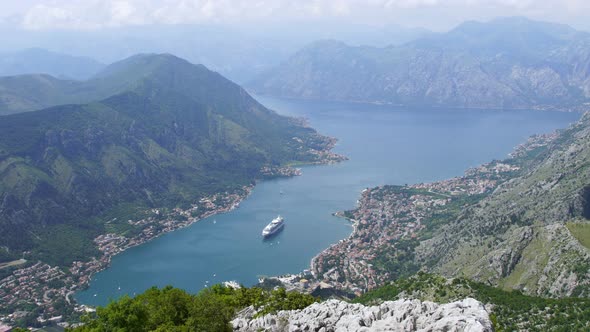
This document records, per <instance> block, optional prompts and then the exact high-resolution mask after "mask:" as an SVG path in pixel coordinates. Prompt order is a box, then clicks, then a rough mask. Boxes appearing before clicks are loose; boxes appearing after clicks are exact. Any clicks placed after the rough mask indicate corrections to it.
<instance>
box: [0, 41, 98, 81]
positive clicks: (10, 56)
mask: <svg viewBox="0 0 590 332" xmlns="http://www.w3.org/2000/svg"><path fill="white" fill-rule="evenodd" d="M104 67H105V65H104V64H102V63H100V62H98V61H96V60H93V59H91V58H88V57H81V56H71V55H66V54H61V53H56V52H51V51H48V50H45V49H41V48H29V49H25V50H22V51H17V52H9V53H0V76H15V75H23V74H47V75H51V76H55V77H60V78H68V79H76V80H83V79H87V78H89V77H91V76H92V75H94V74H96V73H97V72H98V71H100V70H101V69H102V68H104Z"/></svg>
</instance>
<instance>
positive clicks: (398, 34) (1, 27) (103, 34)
mask: <svg viewBox="0 0 590 332" xmlns="http://www.w3.org/2000/svg"><path fill="white" fill-rule="evenodd" d="M0 33H1V34H2V37H3V38H2V44H1V45H0V53H5V52H13V51H14V50H21V49H26V48H30V47H32V46H35V47H39V48H44V49H48V50H53V51H56V52H59V53H67V54H72V55H81V56H86V57H91V58H93V59H97V60H98V61H100V62H103V63H112V62H115V61H119V60H121V59H124V58H127V57H129V56H132V55H134V54H137V53H172V54H175V55H177V56H180V57H182V58H184V59H187V60H188V61H190V62H192V63H201V64H203V65H205V66H207V68H210V69H212V70H215V71H217V72H219V73H221V74H222V75H224V76H225V77H228V78H229V79H231V80H233V81H235V82H238V83H243V82H246V81H248V80H251V79H253V78H254V77H255V76H257V75H259V74H260V73H262V72H263V71H266V70H268V69H270V68H272V67H274V66H276V65H278V64H279V63H281V62H282V61H284V60H286V59H287V58H288V57H289V56H290V55H292V54H293V53H294V52H296V51H297V50H299V49H300V48H301V47H303V46H305V45H307V44H309V43H311V42H313V41H315V40H318V39H325V38H336V39H339V40H343V41H345V42H347V43H350V44H352V45H372V46H384V45H390V44H396V45H397V44H401V43H405V42H408V41H410V40H414V39H416V38H418V37H421V36H425V35H427V34H429V33H430V31H428V30H426V29H420V28H404V27H401V26H397V25H387V26H384V27H381V26H371V25H360V24H357V25H355V24H338V23H336V22H333V23H329V22H327V23H326V22H315V23H306V24H301V23H300V22H294V23H285V22H281V23H279V24H263V25H259V24H252V25H245V26H243V25H242V26H239V27H238V26H228V25H220V24H202V25H198V24H193V25H190V24H189V25H186V24H168V25H140V26H123V27H117V28H109V29H102V30H100V29H97V30H84V31H80V30H74V29H72V30H23V29H20V28H18V24H16V23H12V24H2V23H1V22H0ZM38 72H43V73H48V74H51V75H53V76H60V74H61V73H53V72H45V71H36V73H38ZM23 73H24V72H21V74H23ZM66 76H68V77H70V78H87V77H77V76H73V75H66Z"/></svg>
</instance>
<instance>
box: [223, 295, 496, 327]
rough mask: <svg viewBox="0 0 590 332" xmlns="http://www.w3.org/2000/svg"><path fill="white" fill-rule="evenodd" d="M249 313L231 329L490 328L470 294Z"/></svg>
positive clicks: (334, 302) (332, 303)
mask: <svg viewBox="0 0 590 332" xmlns="http://www.w3.org/2000/svg"><path fill="white" fill-rule="evenodd" d="M249 313H250V314H251V310H248V309H246V310H244V311H242V312H241V313H240V314H238V316H237V317H236V318H235V319H234V320H233V321H232V325H233V327H234V331H244V332H254V331H268V332H278V331H293V332H296V331H321V332H333V331H469V332H491V331H493V327H492V322H491V320H490V317H489V313H488V312H487V311H486V309H485V307H484V306H483V304H482V303H480V302H479V301H477V300H474V299H472V298H466V299H464V300H462V301H456V302H452V303H446V304H437V303H434V302H429V301H419V300H397V301H385V302H383V303H381V304H380V305H376V306H364V305H362V304H351V303H347V302H343V301H339V300H328V301H325V302H321V303H315V304H312V305H311V306H309V307H307V308H305V309H301V310H291V311H280V312H278V313H276V314H269V315H265V316H263V317H259V318H254V319H252V317H251V316H250V315H249Z"/></svg>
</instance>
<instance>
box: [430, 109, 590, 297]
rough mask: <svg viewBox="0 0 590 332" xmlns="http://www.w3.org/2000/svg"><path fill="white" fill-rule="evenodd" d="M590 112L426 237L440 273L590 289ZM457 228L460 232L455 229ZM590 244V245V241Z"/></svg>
mask: <svg viewBox="0 0 590 332" xmlns="http://www.w3.org/2000/svg"><path fill="white" fill-rule="evenodd" d="M589 212H590V114H586V115H585V116H584V117H583V118H582V120H580V122H578V123H577V124H576V125H574V126H573V127H571V128H569V129H567V130H565V131H564V132H562V133H561V134H560V136H559V138H558V139H557V140H556V141H555V142H553V143H552V144H551V145H549V146H548V147H547V148H546V150H545V151H544V152H543V153H541V154H540V155H539V156H538V157H537V158H536V160H535V163H534V164H533V166H532V167H531V168H530V169H528V170H527V171H526V172H525V173H524V174H523V175H522V176H520V177H517V178H515V179H512V180H510V181H508V182H506V183H504V184H502V185H501V186H500V187H499V188H497V189H496V190H495V191H494V193H493V194H491V195H490V196H489V197H486V198H485V199H483V200H481V201H480V202H479V203H477V204H476V205H474V206H472V207H469V208H467V209H465V210H464V211H462V212H461V213H460V215H459V216H458V217H457V218H456V220H455V221H453V222H451V223H449V224H448V225H445V226H444V227H442V228H441V229H439V230H438V231H437V234H436V235H434V237H433V238H432V239H430V240H427V241H425V242H423V243H422V244H421V245H420V246H419V248H418V252H419V254H420V256H421V257H423V258H424V259H425V261H426V262H428V264H429V265H432V269H433V270H434V271H438V272H441V273H443V274H446V275H465V276H470V277H473V278H475V279H476V280H480V281H484V282H488V283H491V284H495V285H500V286H503V287H505V288H518V289H522V290H524V291H526V292H528V293H533V294H537V295H544V296H572V295H574V296H580V295H584V296H588V295H589V294H590V287H589V285H590V249H589V248H588V247H587V243H588V242H587V238H586V237H587V234H588V233H587V229H588V227H590V223H589V222H588V220H590V213H589ZM451 234H452V235H451ZM585 244H586V246H585Z"/></svg>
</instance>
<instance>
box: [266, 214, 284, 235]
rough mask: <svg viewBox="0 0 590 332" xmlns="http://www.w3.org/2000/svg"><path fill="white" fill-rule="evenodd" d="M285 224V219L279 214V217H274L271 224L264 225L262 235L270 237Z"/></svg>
mask: <svg viewBox="0 0 590 332" xmlns="http://www.w3.org/2000/svg"><path fill="white" fill-rule="evenodd" d="M283 226H285V220H284V219H283V217H281V216H280V215H279V216H278V217H276V218H274V219H273V220H272V221H271V222H270V224H268V225H266V227H264V229H263V230H262V236H264V237H269V236H271V235H273V234H275V233H277V232H279V231H280V230H281V229H283Z"/></svg>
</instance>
